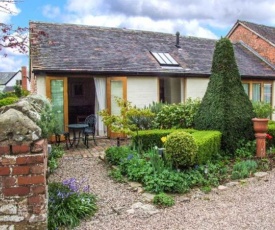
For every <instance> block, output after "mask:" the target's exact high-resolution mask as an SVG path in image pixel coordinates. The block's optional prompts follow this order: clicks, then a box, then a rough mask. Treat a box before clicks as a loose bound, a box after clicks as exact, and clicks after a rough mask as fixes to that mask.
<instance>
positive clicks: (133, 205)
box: [131, 202, 143, 209]
mask: <svg viewBox="0 0 275 230" xmlns="http://www.w3.org/2000/svg"><path fill="white" fill-rule="evenodd" d="M142 205H143V204H142V203H141V202H137V203H134V204H132V206H131V208H132V209H138V208H140V207H141V206H142Z"/></svg>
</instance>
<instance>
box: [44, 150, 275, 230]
mask: <svg viewBox="0 0 275 230" xmlns="http://www.w3.org/2000/svg"><path fill="white" fill-rule="evenodd" d="M71 177H75V178H77V179H79V180H81V179H83V178H86V179H87V180H88V183H89V184H90V186H91V191H92V193H94V194H95V195H96V196H97V198H98V201H97V204H98V207H99V210H98V212H97V213H96V215H95V216H94V217H92V218H90V219H88V220H86V221H83V222H82V224H81V225H80V226H79V227H78V228H76V229H79V230H80V229H81V230H84V229H94V230H103V229H106V230H115V229H117V230H118V229H119V230H123V229H127V230H128V229H129V230H130V229H131V230H138V229H142V230H147V229H148V230H153V229H158V230H178V229H188V230H189V229H196V230H197V229H211V230H212V229H219V230H220V229H230V230H233V229H238V230H239V229H253V230H254V229H270V230H274V229H275V170H273V171H272V172H270V173H268V175H267V176H265V177H263V178H251V179H249V180H247V182H243V183H239V184H238V185H235V186H233V185H232V186H228V187H227V189H224V190H219V189H214V190H213V191H212V192H211V193H210V194H207V195H206V194H202V193H200V192H199V191H195V190H194V191H192V192H191V193H189V194H185V195H181V196H176V205H175V206H173V207H171V208H166V209H157V210H155V211H152V212H151V213H148V212H146V211H145V210H144V209H142V208H136V209H133V205H137V204H143V205H146V201H145V199H144V197H143V195H142V193H138V192H136V191H133V188H132V187H130V186H129V185H128V184H121V183H115V182H113V181H112V180H111V179H110V178H109V177H108V175H107V167H106V165H105V164H104V163H103V162H102V161H101V160H100V159H99V158H98V156H97V155H93V154H90V155H89V156H88V157H87V156H86V155H84V157H81V156H74V157H73V156H72V155H69V156H66V155H65V156H64V157H63V158H62V160H61V162H60V167H59V168H58V170H57V171H56V172H55V173H54V174H52V175H51V176H50V178H49V180H50V181H61V180H63V179H68V178H71ZM147 203H148V202H147Z"/></svg>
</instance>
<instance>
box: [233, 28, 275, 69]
mask: <svg viewBox="0 0 275 230" xmlns="http://www.w3.org/2000/svg"><path fill="white" fill-rule="evenodd" d="M229 39H230V40H231V41H232V42H237V41H243V42H244V43H246V44H247V45H248V46H250V47H251V48H253V49H254V50H255V51H256V52H257V53H259V54H260V55H261V56H262V57H264V58H266V59H267V60H268V61H269V62H271V63H272V64H274V65H275V47H274V46H272V45H270V44H269V43H268V42H266V41H265V40H263V39H262V38H261V37H258V36H257V35H256V34H255V33H252V32H251V31H250V30H248V29H246V28H245V27H243V26H242V25H238V26H237V28H236V29H235V30H234V31H233V33H232V34H231V35H230V36H229Z"/></svg>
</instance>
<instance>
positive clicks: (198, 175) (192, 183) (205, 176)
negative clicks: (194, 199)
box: [183, 161, 229, 188]
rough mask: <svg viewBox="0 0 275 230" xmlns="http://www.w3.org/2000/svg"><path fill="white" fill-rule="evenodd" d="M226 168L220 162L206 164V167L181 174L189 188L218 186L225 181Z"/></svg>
mask: <svg viewBox="0 0 275 230" xmlns="http://www.w3.org/2000/svg"><path fill="white" fill-rule="evenodd" d="M228 171H229V169H228V166H227V165H226V164H225V163H224V162H222V161H220V162H218V163H216V164H214V163H210V162H208V163H207V165H200V166H197V167H196V168H195V169H189V170H186V171H184V172H183V178H184V180H185V181H186V183H187V184H188V186H189V187H191V188H192V187H196V186H199V187H204V186H218V185H219V184H220V183H221V182H223V181H224V180H226V179H227V173H228Z"/></svg>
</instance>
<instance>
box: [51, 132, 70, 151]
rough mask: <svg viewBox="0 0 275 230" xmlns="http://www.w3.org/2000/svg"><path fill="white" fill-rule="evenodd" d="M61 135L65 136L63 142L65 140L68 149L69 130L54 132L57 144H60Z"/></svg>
mask: <svg viewBox="0 0 275 230" xmlns="http://www.w3.org/2000/svg"><path fill="white" fill-rule="evenodd" d="M61 135H63V136H64V137H65V142H66V148H67V149H69V144H68V142H69V141H70V140H69V139H70V133H69V132H62V133H55V142H56V143H57V145H58V146H59V145H60V142H61Z"/></svg>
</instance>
